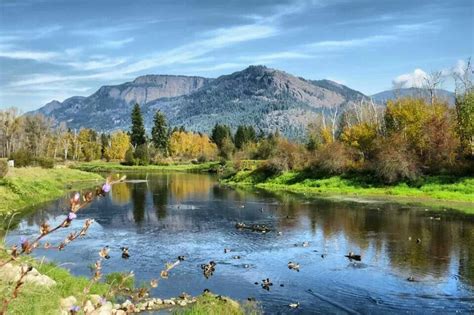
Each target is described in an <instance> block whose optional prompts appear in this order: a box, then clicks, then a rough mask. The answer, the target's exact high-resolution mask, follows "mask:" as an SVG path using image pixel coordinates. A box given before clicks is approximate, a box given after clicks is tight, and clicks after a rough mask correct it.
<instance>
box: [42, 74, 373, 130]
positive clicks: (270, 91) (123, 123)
mask: <svg viewBox="0 0 474 315" xmlns="http://www.w3.org/2000/svg"><path fill="white" fill-rule="evenodd" d="M362 97H365V95H363V94H362V93H360V92H358V91H354V90H352V89H350V88H348V87H346V86H344V85H340V84H337V83H335V82H332V81H329V80H320V81H311V80H306V79H304V78H301V77H296V76H294V75H292V74H289V73H286V72H284V71H281V70H278V69H273V68H269V67H266V66H263V65H252V66H249V67H247V68H245V69H243V70H241V71H237V72H234V73H231V74H228V75H222V76H220V77H218V78H216V79H208V78H203V77H199V76H182V75H162V74H161V75H153V74H148V75H143V76H139V77H137V78H136V79H134V80H133V81H131V82H125V83H123V84H118V85H107V86H102V87H101V88H99V89H98V90H97V91H96V92H95V93H93V94H92V95H90V96H88V97H85V98H75V97H72V98H69V99H67V100H65V101H64V102H50V103H48V104H47V105H46V106H44V107H42V108H40V109H39V110H37V111H36V112H40V113H43V114H45V115H47V116H50V117H54V118H55V119H56V120H57V121H58V122H61V121H64V122H67V124H68V127H70V128H81V127H90V128H94V129H97V130H99V131H107V132H109V131H113V130H116V129H124V130H127V129H128V128H129V126H130V111H131V108H132V105H133V104H134V103H139V104H140V105H141V107H142V111H143V114H144V118H145V125H146V127H147V128H148V129H149V128H150V127H151V124H152V120H153V115H154V113H155V112H156V111H157V110H161V111H162V112H163V113H165V115H166V117H167V118H168V120H169V123H170V125H171V126H180V125H184V126H186V129H188V130H194V131H203V132H209V131H210V130H211V129H212V127H213V126H214V124H215V123H216V122H218V123H225V124H228V125H230V126H231V128H234V129H235V128H236V127H237V126H238V125H240V124H247V125H254V126H255V127H257V128H258V129H261V130H263V131H275V130H280V132H282V133H283V134H285V135H286V136H288V137H292V138H297V137H302V136H303V135H304V133H305V130H306V126H307V124H308V123H309V122H311V121H313V120H314V119H315V117H316V115H317V113H319V112H321V111H322V109H323V108H333V107H345V106H347V105H348V104H350V103H353V102H355V101H358V100H359V99H360V98H362ZM79 113H80V114H79Z"/></svg>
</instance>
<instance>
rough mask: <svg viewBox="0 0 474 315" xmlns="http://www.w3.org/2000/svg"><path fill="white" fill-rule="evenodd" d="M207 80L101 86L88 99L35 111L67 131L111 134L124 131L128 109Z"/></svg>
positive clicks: (155, 78) (148, 79) (167, 78)
mask: <svg viewBox="0 0 474 315" xmlns="http://www.w3.org/2000/svg"><path fill="white" fill-rule="evenodd" d="M209 81H210V79H207V78H202V77H187V76H174V75H146V76H141V77H138V78H136V79H135V80H134V81H132V82H126V83H123V84H120V85H111V86H103V87H101V88H100V89H99V90H98V91H97V92H95V93H94V94H92V95H90V96H88V97H80V96H74V97H71V98H68V99H66V100H64V101H63V102H62V103H61V102H58V101H52V102H50V103H48V104H46V105H45V106H43V107H41V108H40V109H38V110H37V111H34V112H32V113H41V114H43V115H46V116H49V117H53V118H54V119H55V120H56V121H58V122H62V121H64V122H67V125H68V127H69V128H81V127H91V128H94V129H97V130H102V131H110V130H114V129H124V128H127V126H128V124H129V115H130V112H131V108H132V106H133V105H134V104H135V103H139V104H144V103H146V102H150V101H153V100H156V99H159V98H163V97H175V96H181V95H185V94H189V93H191V92H193V91H196V90H197V89H199V88H200V87H202V86H203V85H205V84H207V83H208V82H209Z"/></svg>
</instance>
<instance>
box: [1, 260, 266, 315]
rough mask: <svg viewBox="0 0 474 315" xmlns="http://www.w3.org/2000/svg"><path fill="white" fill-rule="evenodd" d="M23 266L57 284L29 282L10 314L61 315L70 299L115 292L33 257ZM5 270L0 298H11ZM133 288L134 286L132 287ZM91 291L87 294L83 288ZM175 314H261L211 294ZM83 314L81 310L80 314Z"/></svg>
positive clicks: (80, 300) (249, 306)
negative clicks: (63, 306)
mask: <svg viewBox="0 0 474 315" xmlns="http://www.w3.org/2000/svg"><path fill="white" fill-rule="evenodd" d="M0 257H1V259H0V261H1V260H6V259H8V257H7V256H6V255H5V252H4V251H2V253H1V254H0ZM20 260H21V262H22V263H27V264H28V265H30V266H32V267H33V268H35V269H36V270H38V272H39V273H40V274H42V275H45V276H48V277H49V278H51V279H52V280H54V281H55V283H56V284H55V285H53V286H50V287H44V286H43V285H40V284H35V283H31V282H26V283H25V284H24V285H23V286H22V287H21V288H20V291H19V294H18V297H17V298H16V299H13V300H11V302H10V304H9V306H8V314H18V315H20V314H21V315H24V314H28V315H30V314H31V315H36V314H59V313H60V308H61V303H62V302H61V300H62V299H65V298H68V297H71V296H73V297H75V299H76V300H77V305H78V306H82V305H83V303H84V301H86V300H89V299H91V296H92V295H99V296H101V297H104V296H107V295H108V293H109V291H110V290H111V289H112V284H111V283H110V282H107V283H105V282H94V283H93V282H91V280H90V279H88V278H86V277H78V276H73V275H71V274H70V273H69V271H68V270H66V269H64V268H61V267H58V266H57V265H55V264H54V263H44V262H40V261H38V260H36V259H33V258H31V257H22V258H21V259H20ZM1 275H2V269H1V268H0V299H1V300H2V301H3V300H4V299H5V298H7V299H10V298H11V294H12V290H13V289H14V285H12V283H9V282H8V281H4V277H3V276H1ZM132 286H133V285H132ZM86 288H90V291H89V293H88V294H87V295H85V294H84V289H86ZM107 300H109V301H111V302H113V303H116V302H117V301H116V297H113V296H112V297H110V298H109V297H108V298H107ZM171 311H172V313H175V314H186V315H198V314H232V315H241V314H242V315H243V314H259V313H260V312H259V309H258V308H257V305H256V303H243V304H239V303H238V302H236V301H234V300H232V299H230V298H227V297H226V298H220V296H218V295H214V294H212V293H205V294H203V295H200V296H198V297H197V298H196V302H195V303H193V304H190V305H189V306H187V307H178V308H175V309H174V310H173V309H171ZM79 314H83V313H82V307H81V310H80V311H79Z"/></svg>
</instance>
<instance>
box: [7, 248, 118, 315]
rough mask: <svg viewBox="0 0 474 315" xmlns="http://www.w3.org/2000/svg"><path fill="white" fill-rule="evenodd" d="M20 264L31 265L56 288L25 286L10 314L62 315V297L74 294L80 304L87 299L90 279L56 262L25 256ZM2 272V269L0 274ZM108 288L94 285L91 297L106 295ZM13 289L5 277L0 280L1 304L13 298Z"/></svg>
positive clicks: (107, 286)
mask: <svg viewBox="0 0 474 315" xmlns="http://www.w3.org/2000/svg"><path fill="white" fill-rule="evenodd" d="M2 256H3V257H2V259H7V257H6V256H4V254H2ZM21 261H22V262H24V263H28V264H29V265H30V266H32V267H34V268H35V269H37V270H38V272H39V273H41V274H42V275H46V276H48V277H49V278H51V279H52V280H54V281H55V282H56V285H53V286H51V287H48V288H46V287H43V286H41V285H38V284H34V283H28V282H27V283H25V284H24V285H23V286H22V287H21V289H20V293H19V294H18V297H17V298H16V299H13V300H12V301H11V303H10V304H9V306H8V314H59V309H60V302H61V299H62V298H66V297H68V296H71V295H72V296H75V297H76V298H77V300H78V301H79V300H80V299H81V298H82V297H83V296H84V293H83V291H84V289H85V288H86V287H88V286H89V285H90V284H91V282H90V279H87V278H85V277H76V276H73V275H71V274H70V273H69V271H67V270H66V269H63V268H60V267H58V266H56V265H55V264H53V263H43V262H40V261H37V260H35V259H33V258H30V257H23V258H21ZM1 272H2V269H1V268H0V275H1ZM109 288H110V286H109V285H108V284H105V283H94V284H92V286H91V288H90V294H98V295H105V294H106V293H107V291H108V290H109ZM12 289H13V287H12V284H11V283H8V282H6V281H3V277H0V298H1V299H2V301H3V299H4V298H6V297H8V298H9V297H10V296H11V292H12Z"/></svg>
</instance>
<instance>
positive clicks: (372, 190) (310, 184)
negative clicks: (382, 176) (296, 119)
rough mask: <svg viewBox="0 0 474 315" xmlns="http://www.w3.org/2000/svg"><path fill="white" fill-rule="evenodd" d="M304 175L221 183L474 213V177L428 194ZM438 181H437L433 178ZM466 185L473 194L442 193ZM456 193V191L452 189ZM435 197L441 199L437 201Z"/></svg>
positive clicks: (245, 176)
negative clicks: (305, 176)
mask: <svg viewBox="0 0 474 315" xmlns="http://www.w3.org/2000/svg"><path fill="white" fill-rule="evenodd" d="M300 175H301V173H298V172H287V173H283V174H281V175H278V176H274V177H269V178H265V179H262V178H258V176H257V175H256V174H255V173H253V172H252V171H240V172H237V173H236V174H234V175H233V176H231V177H229V178H225V179H221V183H222V184H224V185H229V186H231V187H240V188H257V189H263V190H266V191H270V192H290V193H296V194H300V195H304V196H307V197H315V198H324V199H331V200H336V201H337V200H341V201H352V202H361V203H370V202H375V203H399V204H405V205H407V204H408V205H417V206H425V207H430V208H432V209H433V210H437V211H443V210H446V209H450V210H455V211H462V212H463V213H466V214H474V178H467V177H465V178H460V179H459V182H460V183H461V184H459V183H452V184H443V185H439V190H434V189H433V190H432V191H428V192H427V191H425V190H423V189H422V188H423V186H422V187H421V188H415V187H409V186H407V185H406V184H398V185H393V186H373V187H362V186H360V185H359V186H357V185H351V184H349V183H348V181H346V180H345V179H343V178H341V177H339V176H333V177H329V178H324V179H308V178H306V179H303V180H298V179H297V178H298V176H300ZM431 179H434V181H436V178H435V177H433V178H430V180H431ZM464 182H467V184H468V186H469V187H467V188H466V190H468V191H471V190H472V192H471V193H463V192H458V191H443V190H442V188H447V187H451V188H453V187H454V186H455V185H456V184H459V185H462V183H464ZM453 190H455V189H453ZM434 196H440V198H436V197H434Z"/></svg>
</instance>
